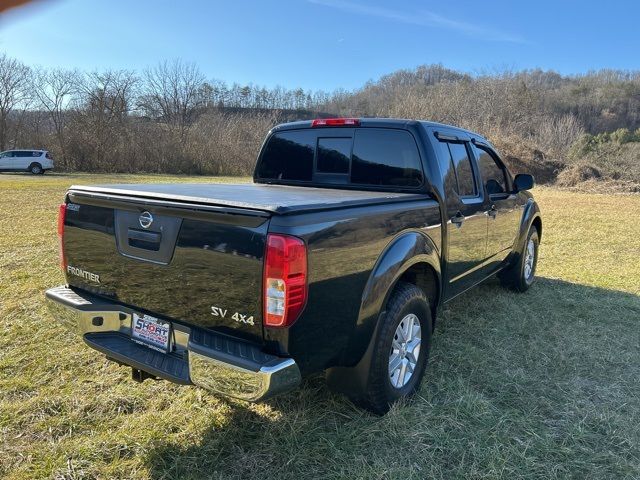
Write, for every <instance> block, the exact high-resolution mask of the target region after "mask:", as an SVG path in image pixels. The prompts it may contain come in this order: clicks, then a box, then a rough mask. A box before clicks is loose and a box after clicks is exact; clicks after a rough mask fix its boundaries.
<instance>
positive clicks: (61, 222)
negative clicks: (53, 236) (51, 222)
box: [58, 203, 67, 270]
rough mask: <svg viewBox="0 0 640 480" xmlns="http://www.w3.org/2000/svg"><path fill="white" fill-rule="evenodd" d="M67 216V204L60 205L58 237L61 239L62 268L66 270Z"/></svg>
mask: <svg viewBox="0 0 640 480" xmlns="http://www.w3.org/2000/svg"><path fill="white" fill-rule="evenodd" d="M66 218H67V204H66V203H63V204H61V205H60V207H59V210H58V239H59V240H60V268H62V270H66V268H67V259H66V258H65V256H64V222H65V220H66Z"/></svg>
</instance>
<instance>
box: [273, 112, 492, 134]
mask: <svg viewBox="0 0 640 480" xmlns="http://www.w3.org/2000/svg"><path fill="white" fill-rule="evenodd" d="M356 118H358V120H360V127H378V128H407V127H410V126H419V125H422V126H424V127H435V128H437V127H445V128H448V129H452V130H457V131H459V132H464V133H466V134H467V135H470V136H473V137H480V138H484V137H483V136H482V135H479V134H478V133H476V132H472V131H471V130H466V129H464V128H460V127H456V126H454V125H447V124H446V123H438V122H431V121H427V120H411V119H406V118H367V117H356ZM312 121H313V120H301V121H297V122H288V123H281V124H280V125H276V126H275V127H273V129H272V131H274V132H275V131H281V130H295V129H299V128H311V122H312Z"/></svg>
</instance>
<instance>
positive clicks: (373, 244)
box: [265, 195, 441, 373]
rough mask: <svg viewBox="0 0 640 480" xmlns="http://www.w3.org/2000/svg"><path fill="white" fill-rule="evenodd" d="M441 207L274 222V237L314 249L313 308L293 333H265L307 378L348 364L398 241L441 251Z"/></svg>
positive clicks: (400, 206) (427, 204)
mask: <svg viewBox="0 0 640 480" xmlns="http://www.w3.org/2000/svg"><path fill="white" fill-rule="evenodd" d="M440 228H441V227H440V213H439V208H438V204H437V202H435V201H434V200H432V199H430V198H429V197H428V196H426V195H425V197H424V200H418V201H411V202H398V203H394V204H389V205H378V206H375V207H363V208H352V209H342V210H334V211H328V212H316V213H309V214H303V215H293V216H281V217H274V218H272V220H271V224H270V227H269V231H270V232H276V233H284V234H290V235H295V236H298V237H300V238H302V239H304V240H305V242H306V243H307V246H308V272H309V295H308V301H307V306H306V308H305V310H304V312H303V314H302V315H301V317H300V318H299V319H298V320H297V322H296V323H294V325H293V326H292V327H290V328H289V329H269V328H266V329H265V340H266V342H267V344H271V345H272V346H273V347H274V348H277V346H281V347H282V348H285V349H286V350H287V353H288V354H290V355H291V356H293V357H294V358H295V360H296V362H298V364H299V365H300V367H301V370H302V371H303V373H304V372H312V371H318V370H322V369H325V368H328V367H330V366H334V365H341V364H343V363H344V362H346V361H348V357H349V352H347V351H345V349H346V348H347V346H348V345H349V344H350V339H351V337H352V336H353V335H354V332H355V331H356V329H357V328H358V322H359V315H360V310H361V306H362V304H363V292H364V290H365V286H366V285H367V282H368V280H369V278H370V277H371V275H372V272H373V269H374V267H375V265H376V262H377V261H378V259H379V258H380V256H381V254H382V253H383V252H384V251H385V250H386V248H387V246H388V245H390V244H391V243H392V242H393V241H394V239H395V238H397V237H398V236H400V235H402V234H403V233H406V232H418V233H419V234H420V235H425V236H429V237H430V238H432V239H433V240H432V241H433V243H434V244H435V246H436V248H437V249H438V250H440V238H441V230H440Z"/></svg>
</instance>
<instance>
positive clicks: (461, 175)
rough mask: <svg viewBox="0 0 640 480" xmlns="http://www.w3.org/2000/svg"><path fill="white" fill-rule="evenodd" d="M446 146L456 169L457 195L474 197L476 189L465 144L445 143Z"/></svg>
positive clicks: (476, 192)
mask: <svg viewBox="0 0 640 480" xmlns="http://www.w3.org/2000/svg"><path fill="white" fill-rule="evenodd" d="M447 146H448V147H449V152H450V154H451V160H452V161H453V166H454V167H455V169H456V177H457V179H458V194H459V195H460V196H461V197H476V196H477V195H478V188H477V186H476V180H475V176H474V174H473V166H472V165H471V159H470V158H469V153H468V151H467V147H466V145H465V143H447Z"/></svg>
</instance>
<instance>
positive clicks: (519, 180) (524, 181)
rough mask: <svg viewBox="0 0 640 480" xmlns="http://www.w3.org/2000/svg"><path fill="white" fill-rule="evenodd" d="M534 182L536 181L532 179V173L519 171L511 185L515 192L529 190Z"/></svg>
mask: <svg viewBox="0 0 640 480" xmlns="http://www.w3.org/2000/svg"><path fill="white" fill-rule="evenodd" d="M535 184H536V181H535V180H534V178H533V175H529V174H528V173H519V174H518V175H516V178H515V179H514V180H513V186H514V187H515V189H516V192H521V191H523V190H531V189H532V188H533V186H534V185H535Z"/></svg>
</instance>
